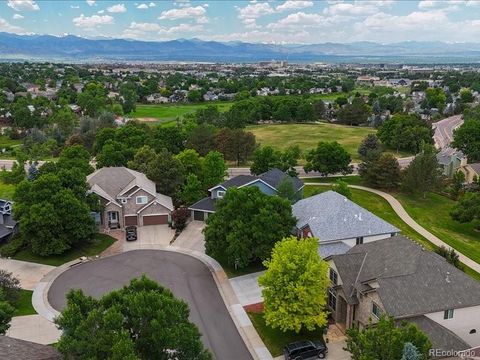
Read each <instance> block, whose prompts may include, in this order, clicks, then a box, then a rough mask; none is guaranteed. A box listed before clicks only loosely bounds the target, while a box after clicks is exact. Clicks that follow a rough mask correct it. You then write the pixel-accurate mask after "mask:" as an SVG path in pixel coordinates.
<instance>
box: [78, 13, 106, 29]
mask: <svg viewBox="0 0 480 360" xmlns="http://www.w3.org/2000/svg"><path fill="white" fill-rule="evenodd" d="M72 21H73V23H74V25H75V26H78V27H83V28H94V27H97V26H102V25H109V24H113V22H114V21H113V17H111V16H110V15H102V16H99V15H92V16H85V15H83V14H81V15H80V16H79V17H76V18H74V19H73V20H72Z"/></svg>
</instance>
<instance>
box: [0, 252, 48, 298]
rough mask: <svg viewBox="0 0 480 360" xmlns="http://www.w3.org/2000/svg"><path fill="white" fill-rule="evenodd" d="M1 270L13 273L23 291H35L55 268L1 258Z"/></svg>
mask: <svg viewBox="0 0 480 360" xmlns="http://www.w3.org/2000/svg"><path fill="white" fill-rule="evenodd" d="M0 269H2V270H6V271H8V272H11V273H12V274H13V276H15V277H16V278H17V279H18V280H19V281H20V287H21V288H22V289H25V290H33V289H35V287H36V286H37V284H38V282H39V281H40V279H41V278H43V277H44V276H45V275H46V274H48V273H49V272H50V271H52V270H53V269H54V266H49V265H43V264H37V263H32V262H27V261H19V260H12V259H4V258H0Z"/></svg>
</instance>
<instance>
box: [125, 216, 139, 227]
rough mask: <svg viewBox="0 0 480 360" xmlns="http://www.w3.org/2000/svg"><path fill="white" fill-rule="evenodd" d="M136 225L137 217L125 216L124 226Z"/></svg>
mask: <svg viewBox="0 0 480 360" xmlns="http://www.w3.org/2000/svg"><path fill="white" fill-rule="evenodd" d="M133 225H135V226H136V225H138V216H137V215H125V226H133Z"/></svg>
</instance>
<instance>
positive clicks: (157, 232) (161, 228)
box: [123, 225, 175, 251]
mask: <svg viewBox="0 0 480 360" xmlns="http://www.w3.org/2000/svg"><path fill="white" fill-rule="evenodd" d="M137 234H138V239H137V240H136V241H126V240H125V239H124V240H123V251H130V250H141V249H158V248H159V247H167V246H169V245H170V241H172V239H173V236H174V235H175V231H174V230H173V229H170V227H169V226H168V225H149V226H139V227H138V228H137Z"/></svg>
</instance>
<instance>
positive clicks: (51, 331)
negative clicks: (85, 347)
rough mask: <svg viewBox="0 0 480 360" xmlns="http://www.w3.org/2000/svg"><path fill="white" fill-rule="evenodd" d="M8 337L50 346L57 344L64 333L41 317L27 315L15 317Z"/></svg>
mask: <svg viewBox="0 0 480 360" xmlns="http://www.w3.org/2000/svg"><path fill="white" fill-rule="evenodd" d="M6 335H7V336H10V337H12V338H16V339H21V340H26V341H31V342H34V343H37V344H43V345H49V344H53V343H56V342H57V341H58V339H59V338H60V336H61V335H62V332H61V331H60V330H58V329H57V327H56V325H55V324H54V323H53V322H51V321H49V320H47V319H45V318H44V317H43V316H41V315H26V316H15V317H13V318H12V321H11V322H10V329H8V331H7V333H6Z"/></svg>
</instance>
